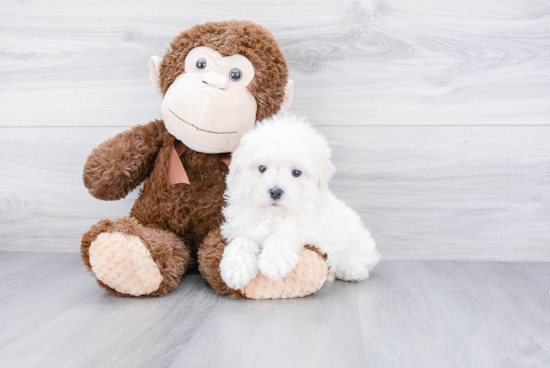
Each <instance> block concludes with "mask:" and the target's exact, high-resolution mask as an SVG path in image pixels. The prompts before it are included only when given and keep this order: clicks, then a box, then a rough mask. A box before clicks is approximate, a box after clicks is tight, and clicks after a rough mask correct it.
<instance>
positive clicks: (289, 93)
mask: <svg viewBox="0 0 550 368" xmlns="http://www.w3.org/2000/svg"><path fill="white" fill-rule="evenodd" d="M292 97H294V81H293V80H292V79H289V80H288V82H287V83H286V86H285V98H284V99H283V104H282V105H281V110H280V112H283V111H286V110H288V108H289V107H290V105H292Z"/></svg>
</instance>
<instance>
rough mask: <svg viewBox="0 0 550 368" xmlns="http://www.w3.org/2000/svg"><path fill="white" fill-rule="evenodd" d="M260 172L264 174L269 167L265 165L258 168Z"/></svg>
mask: <svg viewBox="0 0 550 368" xmlns="http://www.w3.org/2000/svg"><path fill="white" fill-rule="evenodd" d="M258 170H259V171H260V172H261V173H262V174H263V173H264V172H265V171H266V170H267V167H265V166H264V165H260V166H259V167H258Z"/></svg>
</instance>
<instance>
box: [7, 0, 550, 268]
mask: <svg viewBox="0 0 550 368" xmlns="http://www.w3.org/2000/svg"><path fill="white" fill-rule="evenodd" d="M233 18H236V19H250V20H252V21H255V22H257V23H260V24H262V25H264V26H266V27H267V28H268V29H270V30H271V31H272V32H273V34H274V35H275V37H276V38H277V40H278V41H279V44H280V46H281V49H282V50H283V53H284V54H285V57H286V58H287V61H288V64H289V67H290V73H291V78H293V79H294V81H295V84H296V90H295V100H294V105H293V110H294V111H296V112H298V113H300V114H303V115H305V116H308V117H309V118H310V120H311V121H312V122H313V123H314V124H315V125H318V126H319V129H320V130H321V131H322V132H323V133H324V134H326V135H327V137H328V138H329V140H330V141H331V143H332V145H333V148H334V153H335V164H336V166H337V168H338V174H337V175H336V177H335V178H334V180H333V182H332V185H331V187H332V188H333V190H334V192H335V193H336V194H337V195H338V196H340V197H341V198H343V199H344V200H346V201H347V202H348V203H350V204H351V205H352V206H353V207H354V208H355V209H356V210H357V211H359V212H360V213H361V215H362V217H363V219H364V221H365V223H366V224H367V227H369V228H370V229H371V230H372V232H373V234H374V236H375V238H376V240H377V241H378V244H379V247H380V249H381V251H382V253H383V255H384V256H385V257H386V258H387V259H465V260H523V261H550V208H549V203H550V195H549V193H550V3H548V2H546V1H512V0H510V1H502V0H487V1H483V2H479V1H474V0H462V1H458V0H453V1H448V2H447V1H446V2H441V1H436V0H425V1H420V2H411V1H406V0H401V1H400V0H381V1H349V0H343V1H333V0H331V1H300V2H294V1H284V2H281V1H275V0H270V1H261V2H260V1H252V0H248V1H246V0H241V1H222V0H206V1H201V2H196V1H175V0H168V1H162V2H152V1H111V0H83V1H69V0H48V1H43V0H42V1H38V0H31V1H24V2H20V1H12V0H5V1H2V3H0V250H31V251H69V252H77V251H78V247H79V241H80V236H81V234H82V233H83V232H85V231H86V229H87V228H88V227H89V226H90V225H92V224H93V223H95V222H96V221H98V220H99V219H101V218H105V217H107V218H116V217H119V216H123V215H125V214H126V213H128V211H129V208H130V207H131V204H132V201H133V200H134V199H135V195H136V194H135V193H132V194H131V195H130V196H129V197H128V198H126V199H124V200H122V201H118V202H101V201H98V200H95V199H94V198H92V197H91V196H90V195H89V194H88V193H87V192H86V189H85V188H84V186H83V184H82V179H81V174H82V166H83V164H84V162H85V159H86V156H87V155H88V154H89V152H90V151H91V150H92V149H93V147H95V146H96V145H97V144H99V143H100V142H101V141H103V140H105V139H107V138H108V137H110V136H112V135H114V134H116V133H117V132H119V131H121V130H123V129H125V128H127V127H129V126H132V125H134V124H138V123H146V122H148V121H150V120H152V119H154V118H160V117H161V114H160V108H159V107H160V101H161V97H160V96H159V95H157V94H155V92H154V91H153V89H152V87H151V84H150V82H149V80H148V68H147V63H148V60H149V58H150V56H152V55H155V54H156V55H160V56H162V55H163V53H164V51H165V50H166V48H167V46H168V44H169V42H170V40H171V39H172V38H173V37H174V36H175V35H176V34H177V33H178V32H180V31H181V30H183V29H186V28H188V27H190V26H192V25H193V24H196V23H201V22H204V21H208V20H212V21H219V20H226V19H233Z"/></svg>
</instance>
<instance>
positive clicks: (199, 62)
mask: <svg viewBox="0 0 550 368" xmlns="http://www.w3.org/2000/svg"><path fill="white" fill-rule="evenodd" d="M204 68H206V59H199V60H197V70H204Z"/></svg>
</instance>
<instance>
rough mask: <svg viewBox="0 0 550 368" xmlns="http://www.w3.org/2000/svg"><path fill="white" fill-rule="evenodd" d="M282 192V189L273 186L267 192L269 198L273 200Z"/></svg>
mask: <svg viewBox="0 0 550 368" xmlns="http://www.w3.org/2000/svg"><path fill="white" fill-rule="evenodd" d="M283 193H284V192H283V190H282V189H279V188H274V189H270V190H269V194H271V198H273V199H275V200H277V199H279V198H281V196H282V195H283Z"/></svg>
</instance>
